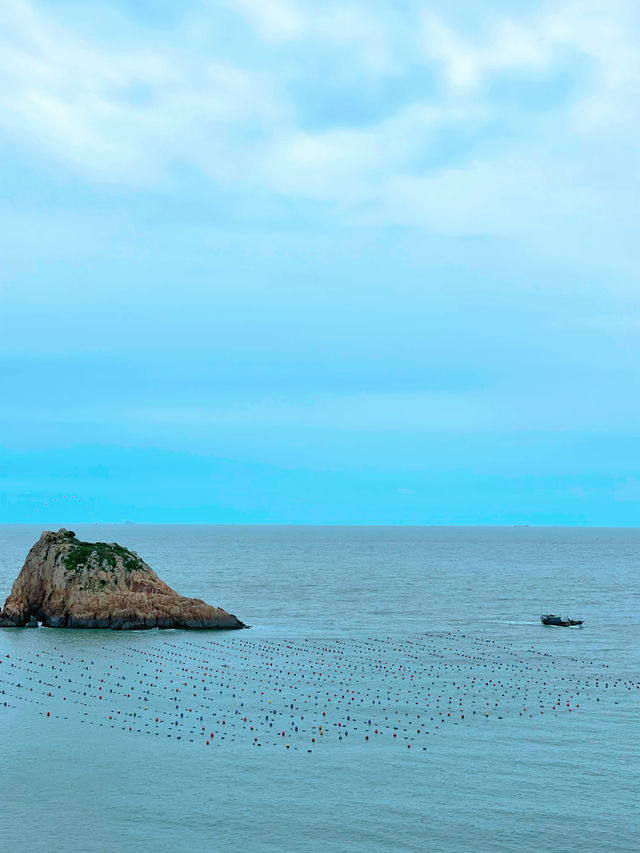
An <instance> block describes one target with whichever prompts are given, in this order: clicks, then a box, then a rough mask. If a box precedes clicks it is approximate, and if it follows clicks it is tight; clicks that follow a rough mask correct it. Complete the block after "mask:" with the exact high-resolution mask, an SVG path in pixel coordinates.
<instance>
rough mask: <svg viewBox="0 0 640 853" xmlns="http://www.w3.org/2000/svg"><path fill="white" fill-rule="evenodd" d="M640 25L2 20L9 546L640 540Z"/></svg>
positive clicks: (376, 18)
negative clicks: (464, 530)
mask: <svg viewBox="0 0 640 853" xmlns="http://www.w3.org/2000/svg"><path fill="white" fill-rule="evenodd" d="M639 127H640V17H639V16H638V14H637V4H636V2H635V0H608V2H607V3H602V2H600V0H597V2H596V0H579V2H573V0H554V2H549V3H547V2H539V1H538V0H519V2H518V3H513V2H506V0H486V2H483V3H474V2H461V0H447V1H446V2H440V0H385V2H382V0H366V2H365V0H345V2H332V0H325V2H322V3H318V2H312V0H217V2H214V0H184V2H181V3H175V2H173V0H171V2H170V0H135V2H134V0H109V2H107V0H105V2H100V3H98V2H93V0H82V2H70V0H46V2H44V0H41V2H27V0H4V2H3V3H2V5H1V7H0V154H1V156H0V522H5V523H15V522H29V523H35V524H41V525H42V526H53V525H54V524H73V523H80V522H84V521H97V522H123V521H132V522H165V523H168V522H181V523H191V522H193V523H309V524H322V523H336V524H543V525H544V524H559V525H604V526H617V525H620V526H637V525H639V524H640V393H639V392H640V379H639V370H638V366H639V344H640V287H639V282H638V270H639V269H640V263H639V262H640V257H639V255H640V252H639V250H638V221H639V219H640V193H639V186H638V184H639V182H640V181H639V176H640V145H639V144H638V130H639Z"/></svg>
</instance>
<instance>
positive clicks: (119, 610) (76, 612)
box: [0, 528, 247, 630]
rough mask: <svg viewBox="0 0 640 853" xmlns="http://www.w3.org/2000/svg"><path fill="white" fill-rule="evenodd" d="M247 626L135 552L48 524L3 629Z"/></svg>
mask: <svg viewBox="0 0 640 853" xmlns="http://www.w3.org/2000/svg"><path fill="white" fill-rule="evenodd" d="M39 623H41V624H43V625H46V626H47V627H49V628H112V629H114V630H133V629H143V628H192V629H197V628H199V629H206V628H246V627H247V626H246V625H244V624H243V623H242V622H241V621H240V620H239V619H236V617H235V616H233V615H232V614H230V613H227V612H226V611H225V610H222V609H221V608H219V607H212V606H211V605H209V604H205V602H204V601H201V600H200V599H198V598H184V597H183V596H182V595H178V593H177V592H174V590H172V589H171V587H169V586H167V584H166V583H165V582H164V581H162V580H160V578H159V577H158V576H157V575H156V573H155V572H154V571H153V569H152V568H151V567H150V566H148V565H147V564H146V563H145V562H144V560H142V559H141V558H140V557H139V556H138V555H137V554H136V553H135V552H133V551H129V550H127V548H123V547H122V546H121V545H118V544H116V543H106V542H81V541H80V540H79V539H77V538H76V535H75V533H74V532H73V531H72V530H65V529H64V528H62V529H61V530H58V532H57V533H53V532H51V531H45V532H44V533H43V534H42V536H41V537H40V539H39V540H38V541H37V542H36V544H35V545H34V546H33V548H32V549H31V550H30V551H29V553H28V554H27V559H26V560H25V563H24V566H23V567H22V569H21V571H20V574H19V575H18V577H17V578H16V580H15V581H14V584H13V587H12V589H11V594H10V595H9V597H8V598H7V600H6V601H5V605H4V609H3V610H2V612H0V628H19V627H25V626H26V627H36V626H37V625H38V624H39Z"/></svg>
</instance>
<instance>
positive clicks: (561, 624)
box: [540, 613, 582, 628]
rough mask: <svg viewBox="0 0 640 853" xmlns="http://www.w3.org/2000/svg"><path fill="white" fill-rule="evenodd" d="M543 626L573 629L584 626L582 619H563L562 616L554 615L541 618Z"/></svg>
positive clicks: (549, 614)
mask: <svg viewBox="0 0 640 853" xmlns="http://www.w3.org/2000/svg"><path fill="white" fill-rule="evenodd" d="M540 621H541V622H542V624H543V625H554V626H555V627H556V628H573V627H575V626H576V625H582V619H563V618H562V616H554V615H553V613H546V614H543V615H542V616H541V617H540Z"/></svg>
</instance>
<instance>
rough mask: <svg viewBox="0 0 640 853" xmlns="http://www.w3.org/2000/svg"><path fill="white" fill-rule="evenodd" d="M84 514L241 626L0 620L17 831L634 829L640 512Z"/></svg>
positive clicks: (4, 783)
mask: <svg viewBox="0 0 640 853" xmlns="http://www.w3.org/2000/svg"><path fill="white" fill-rule="evenodd" d="M76 532H77V533H78V534H79V535H80V536H81V537H83V538H87V539H97V540H103V541H118V542H121V543H122V544H125V545H127V546H129V547H131V548H133V549H134V550H136V551H138V552H139V553H140V554H141V556H142V557H143V558H144V559H146V560H147V562H149V563H150V564H151V565H152V566H153V567H154V568H155V569H156V570H157V571H158V573H159V574H160V576H161V577H163V578H164V579H165V580H167V582H169V583H170V584H171V585H172V586H173V587H174V588H176V589H177V590H178V591H179V592H181V593H184V594H187V595H197V596H199V597H202V598H204V599H205V600H207V601H210V602H212V603H215V604H220V605H221V606H223V607H225V608H226V609H228V610H231V611H232V612H234V613H235V614H236V615H237V616H239V617H240V618H241V619H243V620H244V621H245V622H248V623H250V624H251V625H252V626H253V628H252V629H251V630H250V631H241V632H230V633H226V632H225V633H209V632H207V633H193V632H176V631H166V632H158V631H151V632H142V633H115V632H82V631H77V632H68V631H59V630H58V631H56V630H49V629H42V628H40V629H38V630H32V631H27V630H4V631H0V661H1V662H0V691H4V692H3V693H0V833H1V835H0V837H2V838H3V839H5V840H7V839H10V840H11V849H13V848H14V847H16V848H17V849H21V850H25V851H30V850H34V851H35V850H48V851H62V850H65V851H68V850H70V849H72V850H83V851H88V853H98V851H114V850H116V851H130V850H131V851H133V850H135V849H138V848H139V847H141V846H144V847H152V848H153V849H154V850H156V851H160V853H164V851H167V853H168V851H174V853H175V851H178V853H179V852H180V851H191V850H195V849H198V850H218V849H224V848H227V847H229V846H233V847H234V848H238V847H239V848H247V849H251V850H254V851H289V850H291V851H358V853H360V851H371V850H375V851H378V850H380V851H386V850H394V851H419V850H435V851H461V850H465V851H466V850H470V851H485V850H486V851H489V850H491V851H513V850H532V849H534V848H535V849H536V850H542V851H547V850H548V851H551V850H553V851H559V850H560V851H561V850H573V849H575V848H576V847H578V848H579V849H581V850H586V851H598V850H610V851H632V850H635V849H637V846H638V844H637V839H638V838H639V837H640V817H639V814H638V809H637V801H638V794H639V793H640V791H639V787H640V786H639V783H638V779H639V775H638V771H639V770H640V726H639V723H640V689H639V688H638V684H639V671H640V642H639V640H640V589H639V586H638V565H639V563H640V531H638V530H586V529H585V530H576V529H571V530H568V529H539V528H511V529H507V528H504V529H490V528H343V527H340V528H336V527H316V528H311V527H306V528H305V527H215V526H210V527H204V526H203V527H186V526H185V527H182V526H176V527H174V526H138V525H123V526H91V527H84V526H78V527H77V528H76ZM38 534H39V530H36V529H35V528H33V527H27V526H24V527H20V526H5V527H0V597H2V598H4V596H5V595H6V594H7V593H8V591H9V589H10V585H11V582H12V580H13V578H14V577H15V575H16V574H17V572H18V571H19V568H20V566H21V564H22V561H23V559H24V556H25V554H26V552H27V550H28V548H29V547H30V545H31V544H32V543H33V541H34V540H35V538H37V536H38ZM547 609H549V610H554V611H557V610H561V611H562V612H563V613H565V614H567V615H571V616H579V617H580V618H583V619H584V620H585V625H584V627H583V628H581V629H570V630H564V629H554V628H545V627H543V626H542V625H540V623H539V613H540V612H541V611H544V610H547ZM49 694H51V695H49ZM194 694H195V695H194ZM101 696H102V698H100V697H101ZM5 703H6V705H5ZM47 715H48V716H47ZM134 715H135V716H134ZM245 718H246V719H245ZM283 732H284V736H283V734H282V733H283ZM212 735H213V737H212ZM394 735H395V736H394ZM207 741H208V743H207Z"/></svg>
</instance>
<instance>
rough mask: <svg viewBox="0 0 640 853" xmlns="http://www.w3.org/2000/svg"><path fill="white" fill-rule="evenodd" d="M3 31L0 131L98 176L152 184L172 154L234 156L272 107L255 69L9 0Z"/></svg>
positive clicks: (272, 112) (265, 120) (191, 158)
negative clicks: (130, 44) (241, 138)
mask: <svg viewBox="0 0 640 853" xmlns="http://www.w3.org/2000/svg"><path fill="white" fill-rule="evenodd" d="M3 24H4V26H3V31H2V32H3V34H2V36H1V37H0V128H3V129H4V131H5V133H6V134H7V135H10V136H12V137H14V138H17V139H19V140H21V141H23V142H24V143H25V144H28V145H30V146H31V147H33V148H36V149H39V150H44V151H45V152H47V153H49V154H52V155H53V156H55V157H58V158H60V159H62V160H65V161H67V162H70V163H72V164H73V165H74V166H76V167H77V168H79V169H81V170H83V171H85V172H86V173H88V174H91V175H92V176H93V177H95V178H97V179H99V180H100V179H110V180H125V181H131V182H133V183H137V182H139V181H145V180H149V179H153V180H157V179H158V177H159V176H161V175H162V173H163V172H164V169H165V167H166V166H167V164H168V163H170V162H171V161H172V160H173V159H177V160H187V161H192V162H193V161H195V162H196V163H197V162H198V161H201V160H203V159H204V158H205V156H206V149H207V143H208V141H210V150H211V151H212V152H215V154H216V156H218V157H219V158H222V162H219V163H218V166H219V168H218V173H219V174H220V175H221V176H222V175H223V174H225V164H224V156H225V154H227V155H228V156H229V158H230V159H231V155H232V153H233V152H234V150H236V149H237V145H236V142H235V138H234V133H235V132H237V130H238V128H240V130H242V129H243V128H244V127H245V126H246V125H247V124H254V125H255V124H257V125H258V126H261V125H262V126H265V127H266V126H268V125H269V123H270V122H272V121H273V120H274V117H275V115H276V113H277V111H278V107H277V106H276V104H275V101H274V99H273V97H272V93H271V92H270V90H269V85H268V83H267V84H265V83H264V82H263V80H262V79H261V78H260V77H258V76H257V75H254V74H251V73H250V72H248V71H245V70H243V69H241V68H236V67H234V66H232V65H230V64H228V63H225V62H221V61H218V60H216V59H210V58H208V57H206V56H202V55H200V56H198V55H189V53H188V52H186V51H178V50H176V49H173V48H169V47H159V48H154V49H151V48H148V47H140V48H135V49H133V48H128V49H124V48H118V47H113V46H110V47H109V46H104V45H101V44H97V43H95V42H93V41H89V40H88V39H86V38H82V37H80V36H79V35H77V34H75V33H74V32H73V31H71V30H69V29H68V28H65V27H62V26H60V25H58V24H57V23H56V22H55V21H53V20H51V19H50V18H48V17H46V16H45V15H44V14H42V13H41V12H39V11H37V10H36V9H35V8H34V7H32V6H30V5H29V4H27V3H25V2H21V0H13V2H9V3H8V4H7V5H5V7H4V21H3Z"/></svg>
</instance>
